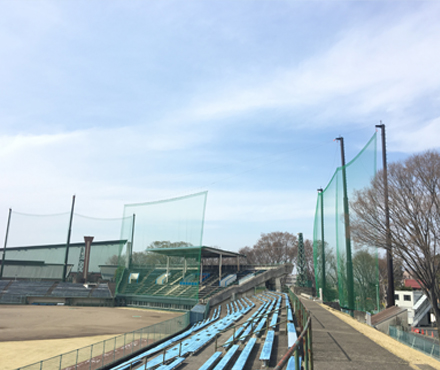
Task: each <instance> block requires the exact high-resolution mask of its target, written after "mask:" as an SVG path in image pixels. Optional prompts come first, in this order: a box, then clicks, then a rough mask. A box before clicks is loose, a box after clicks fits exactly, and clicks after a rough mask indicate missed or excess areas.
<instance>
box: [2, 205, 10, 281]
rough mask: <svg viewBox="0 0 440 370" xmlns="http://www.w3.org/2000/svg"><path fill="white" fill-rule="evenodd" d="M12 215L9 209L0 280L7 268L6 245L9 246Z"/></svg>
mask: <svg viewBox="0 0 440 370" xmlns="http://www.w3.org/2000/svg"><path fill="white" fill-rule="evenodd" d="M11 213H12V209H11V208H9V213H8V225H7V226H6V235H5V245H4V247H3V253H2V266H1V268H0V279H1V278H2V277H3V269H4V267H5V259H6V245H7V244H8V235H9V225H10V224H11Z"/></svg>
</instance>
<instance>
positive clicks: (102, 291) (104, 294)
mask: <svg viewBox="0 0 440 370" xmlns="http://www.w3.org/2000/svg"><path fill="white" fill-rule="evenodd" d="M90 296H91V297H93V298H112V293H111V292H110V289H109V287H108V285H107V284H99V285H98V286H97V287H96V288H94V289H93V290H92V292H91V294H90Z"/></svg>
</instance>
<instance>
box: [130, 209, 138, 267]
mask: <svg viewBox="0 0 440 370" xmlns="http://www.w3.org/2000/svg"><path fill="white" fill-rule="evenodd" d="M135 222H136V215H135V214H134V213H133V224H132V225H131V246H130V254H129V255H128V268H130V265H131V258H132V256H133V245H134V226H135Z"/></svg>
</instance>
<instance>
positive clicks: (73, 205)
mask: <svg viewBox="0 0 440 370" xmlns="http://www.w3.org/2000/svg"><path fill="white" fill-rule="evenodd" d="M74 209H75V195H74V196H73V197H72V208H71V210H70V221H69V231H68V232H67V243H66V254H65V256H64V267H63V282H64V281H66V273H67V261H68V259H69V246H70V234H71V233H72V221H73V210H74Z"/></svg>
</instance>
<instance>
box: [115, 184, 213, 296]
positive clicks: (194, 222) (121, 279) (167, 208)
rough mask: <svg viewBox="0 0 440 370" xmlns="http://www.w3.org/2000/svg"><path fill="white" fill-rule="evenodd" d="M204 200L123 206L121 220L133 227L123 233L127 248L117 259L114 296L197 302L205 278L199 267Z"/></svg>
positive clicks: (189, 198)
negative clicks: (116, 279) (126, 240)
mask: <svg viewBox="0 0 440 370" xmlns="http://www.w3.org/2000/svg"><path fill="white" fill-rule="evenodd" d="M206 198H207V192H202V193H198V194H192V195H189V196H185V197H179V198H174V199H169V200H164V201H158V202H150V203H141V204H128V205H126V206H125V208H124V216H125V219H128V218H129V217H131V219H134V220H135V221H134V228H133V227H132V225H133V223H130V224H128V225H125V224H124V225H123V227H122V236H121V238H126V237H127V239H128V240H129V243H127V245H126V248H124V250H123V251H122V253H121V255H120V259H119V266H120V267H119V268H118V284H117V292H118V294H123V295H129V296H142V297H153V298H154V299H159V298H160V299H161V301H163V302H165V301H167V300H168V299H169V300H170V302H171V301H173V302H179V301H182V302H183V301H185V300H197V299H198V294H199V286H200V284H201V283H202V282H203V281H204V280H205V279H206V278H207V276H206V274H203V272H202V271H201V267H200V266H201V264H200V261H201V246H202V238H203V226H204V217H205V208H206ZM128 235H129V236H128ZM131 235H133V237H131ZM171 248H172V250H173V252H171ZM153 249H154V251H152V250H153ZM162 250H163V252H162ZM167 250H168V251H167ZM201 273H202V274H201ZM154 299H153V300H154Z"/></svg>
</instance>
